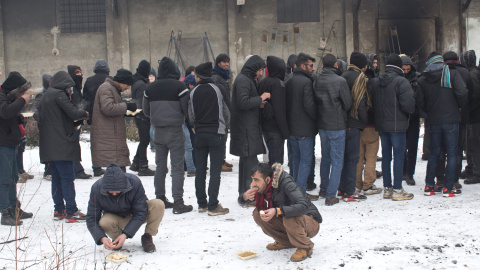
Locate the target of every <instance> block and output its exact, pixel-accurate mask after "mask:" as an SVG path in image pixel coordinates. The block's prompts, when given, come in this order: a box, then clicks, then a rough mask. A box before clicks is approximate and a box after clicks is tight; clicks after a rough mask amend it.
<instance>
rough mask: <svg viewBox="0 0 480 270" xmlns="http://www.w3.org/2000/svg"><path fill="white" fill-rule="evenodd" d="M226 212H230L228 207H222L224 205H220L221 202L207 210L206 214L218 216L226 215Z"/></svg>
mask: <svg viewBox="0 0 480 270" xmlns="http://www.w3.org/2000/svg"><path fill="white" fill-rule="evenodd" d="M228 212H230V210H228V208H224V207H222V205H221V204H218V205H217V208H215V209H213V210H208V215H209V216H220V215H226V214H228Z"/></svg>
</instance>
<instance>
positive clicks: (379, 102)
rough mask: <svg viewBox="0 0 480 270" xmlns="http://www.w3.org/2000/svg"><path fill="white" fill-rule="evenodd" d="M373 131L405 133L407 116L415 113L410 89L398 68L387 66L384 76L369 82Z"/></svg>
mask: <svg viewBox="0 0 480 270" xmlns="http://www.w3.org/2000/svg"><path fill="white" fill-rule="evenodd" d="M369 91H370V94H371V97H372V103H373V104H372V107H373V112H374V115H375V129H376V130H377V131H379V132H405V131H407V129H408V119H409V115H410V114H412V113H413V112H414V111H415V99H414V93H413V90H412V87H411V86H410V83H409V82H408V80H407V79H405V78H404V77H403V71H402V70H401V69H400V68H399V67H393V66H387V68H386V69H385V74H382V75H380V76H379V77H378V78H374V79H371V80H370V81H369Z"/></svg>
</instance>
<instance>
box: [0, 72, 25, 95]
mask: <svg viewBox="0 0 480 270" xmlns="http://www.w3.org/2000/svg"><path fill="white" fill-rule="evenodd" d="M31 87H32V84H31V83H30V82H28V81H27V80H25V78H23V77H22V75H21V74H20V73H18V72H16V71H12V72H10V74H9V75H8V78H7V79H6V80H5V81H4V82H3V83H2V90H3V91H4V93H5V95H7V98H8V99H9V100H14V99H15V98H16V97H17V96H18V95H21V94H23V93H25V92H27V91H28V89H30V88H31Z"/></svg>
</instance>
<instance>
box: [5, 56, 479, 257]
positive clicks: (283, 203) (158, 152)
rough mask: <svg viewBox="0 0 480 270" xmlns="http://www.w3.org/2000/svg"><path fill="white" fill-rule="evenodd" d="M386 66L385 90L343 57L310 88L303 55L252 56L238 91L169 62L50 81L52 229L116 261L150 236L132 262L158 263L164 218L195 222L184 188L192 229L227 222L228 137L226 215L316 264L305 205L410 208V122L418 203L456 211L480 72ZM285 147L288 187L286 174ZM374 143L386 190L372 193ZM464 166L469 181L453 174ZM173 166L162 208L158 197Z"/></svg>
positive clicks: (18, 83)
mask: <svg viewBox="0 0 480 270" xmlns="http://www.w3.org/2000/svg"><path fill="white" fill-rule="evenodd" d="M385 60H386V61H385V62H386V66H385V72H384V73H382V74H380V72H379V67H378V58H377V55H375V54H363V53H360V52H353V53H352V54H351V55H350V57H349V62H350V63H349V65H347V64H346V63H345V62H344V61H343V60H341V59H337V58H336V57H335V56H334V55H332V54H326V55H324V56H323V57H322V59H321V61H322V64H323V69H322V71H321V72H315V62H316V59H315V58H314V57H312V56H310V55H308V54H305V53H299V54H298V55H290V56H289V57H288V61H287V63H285V61H284V60H283V59H281V58H279V57H275V56H268V57H267V59H266V61H265V60H264V59H262V58H261V57H260V56H258V55H251V56H248V57H247V59H246V60H245V64H244V65H243V67H242V69H241V71H240V72H239V74H238V75H237V76H236V78H235V80H234V81H233V84H232V80H231V78H230V70H229V65H230V58H229V57H228V55H226V54H220V55H219V56H218V57H217V58H216V59H215V63H211V62H206V63H202V64H200V65H198V66H196V67H190V68H188V69H187V70H186V71H185V76H184V77H183V78H181V77H182V76H181V75H182V74H181V71H180V69H179V67H178V66H177V65H176V64H175V62H174V61H173V60H172V59H170V58H168V57H164V58H162V59H161V60H160V61H159V66H158V69H157V70H154V69H152V67H151V64H150V63H149V62H148V61H146V60H142V61H141V62H140V63H139V65H138V68H137V69H136V72H135V74H132V72H131V71H129V70H126V69H119V70H117V72H116V74H115V76H113V77H111V76H109V73H110V69H109V67H108V63H107V62H106V61H105V60H98V61H97V62H96V64H95V67H94V70H93V71H94V73H95V75H93V76H91V77H89V78H87V80H86V81H85V83H84V84H83V87H82V82H83V75H82V74H83V72H82V70H81V68H80V67H79V66H76V65H70V66H68V68H67V71H68V72H66V71H58V72H57V73H55V74H54V75H53V76H52V75H49V74H45V75H44V76H43V78H42V82H43V89H42V91H41V92H40V93H39V94H37V95H36V97H35V100H34V101H33V104H32V109H31V111H33V112H35V113H34V118H35V120H36V121H37V124H38V129H39V138H40V143H39V144H40V146H39V152H40V161H41V163H43V164H45V173H44V178H45V179H49V178H50V179H51V181H52V182H51V187H52V199H53V203H54V215H53V218H54V220H65V221H66V222H68V223H79V222H87V226H88V229H89V230H90V232H91V234H92V236H93V238H94V239H95V242H96V243H97V244H98V245H101V244H103V245H104V247H105V248H106V249H109V250H111V249H120V248H121V247H122V246H123V244H124V242H125V240H126V239H127V238H132V237H133V236H134V235H135V233H136V232H137V231H138V230H139V228H140V226H141V225H142V224H143V223H146V224H147V225H146V227H145V234H144V235H142V238H141V240H142V246H143V247H144V250H145V251H146V252H153V251H155V245H154V244H153V238H152V236H155V235H156V234H157V233H158V227H159V225H160V222H161V220H162V218H163V215H164V210H165V209H168V208H170V209H172V211H173V213H174V214H183V213H187V212H191V211H192V210H193V206H192V205H187V204H185V202H184V200H183V197H184V196H183V195H184V194H183V193H184V190H183V186H184V180H185V172H186V173H187V177H189V176H191V177H193V176H195V192H196V198H197V205H198V212H199V213H208V215H210V216H217V215H225V214H228V213H229V209H228V208H224V207H223V206H222V205H221V204H220V202H219V201H218V195H219V189H220V182H221V172H228V171H232V166H233V165H232V164H229V163H228V162H226V143H227V136H228V134H229V132H230V147H229V149H230V153H231V154H232V155H234V156H238V157H239V163H238V172H239V173H238V193H239V197H238V200H237V201H238V203H239V204H240V205H241V206H244V207H255V210H254V212H253V218H254V221H255V222H256V223H257V224H258V225H259V226H260V227H261V228H262V230H263V231H264V232H265V233H266V234H267V235H269V236H271V237H272V238H274V240H275V242H274V243H271V244H269V245H267V249H269V250H279V249H286V248H294V247H295V248H297V250H296V251H295V253H294V254H293V255H292V257H291V260H292V261H301V260H304V259H306V258H308V257H309V256H311V254H312V250H313V242H312V241H311V240H310V239H311V238H312V237H314V236H315V235H316V234H317V233H318V231H319V224H320V223H321V222H322V217H321V215H320V213H319V211H318V209H317V207H316V206H315V205H314V204H313V203H312V201H316V200H318V199H319V197H322V198H325V205H326V206H331V205H335V204H337V203H339V201H340V200H343V201H345V202H359V201H363V200H366V199H367V196H369V195H374V194H379V193H381V192H382V191H383V198H385V199H391V200H394V201H400V200H410V199H412V198H413V197H414V196H413V194H411V193H408V192H406V191H405V190H404V189H403V186H402V184H403V181H406V183H407V184H408V185H415V184H416V180H415V179H414V175H415V165H416V162H417V152H418V140H419V133H420V127H421V125H420V119H421V118H423V119H424V120H425V131H426V132H425V137H424V140H425V142H424V154H426V155H427V157H422V158H426V159H428V165H427V171H426V178H425V188H424V195H425V196H432V195H435V194H436V193H441V194H442V196H443V197H449V198H450V197H456V196H458V195H460V194H461V188H462V185H461V184H460V183H459V179H461V178H466V180H465V181H464V183H465V184H476V183H480V154H479V151H480V150H479V148H478V143H480V142H479V140H480V68H479V67H477V66H476V56H475V52H474V51H467V52H463V53H462V54H461V55H460V57H459V56H458V55H457V54H456V53H455V52H452V51H449V52H445V53H444V54H443V55H442V54H440V53H438V52H432V53H430V55H429V56H428V60H427V62H426V66H427V67H426V69H425V70H424V72H423V73H420V72H418V71H417V70H416V68H415V66H414V63H413V62H412V60H411V58H410V57H409V56H406V55H401V56H400V55H396V54H391V55H389V56H388V57H386V59H385ZM30 88H31V84H30V82H27V80H26V79H25V78H23V77H22V75H21V74H19V73H18V72H11V73H10V74H9V75H8V77H7V79H6V80H5V81H4V82H3V83H2V86H1V91H0V126H1V128H0V168H1V171H2V174H1V175H0V180H1V181H0V210H1V213H2V218H1V224H2V225H11V226H17V225H21V224H22V221H21V219H25V218H30V217H31V216H32V213H28V212H24V211H23V210H22V209H21V204H20V202H19V201H18V199H17V194H16V183H17V182H18V180H19V177H21V178H22V175H23V181H26V178H29V177H30V176H29V175H28V174H27V173H26V172H25V170H24V169H23V162H22V158H21V153H22V152H23V151H24V150H23V149H24V147H25V140H24V138H25V133H24V132H25V130H24V125H25V119H24V118H23V117H22V115H21V114H20V112H22V109H24V107H25V105H27V104H29V103H30V94H29V93H28V90H29V89H30ZM82 89H83V91H82ZM129 89H131V99H129V100H126V99H125V98H122V94H121V93H122V92H125V91H127V90H129ZM129 114H130V115H133V116H134V122H135V125H136V127H137V130H138V135H139V143H138V147H137V151H136V153H135V155H134V157H133V159H132V161H131V159H130V152H129V149H128V146H127V134H126V124H125V116H126V115H129ZM85 121H86V123H87V125H89V126H90V146H91V158H92V170H93V174H94V176H96V177H99V176H101V178H100V179H99V180H97V181H96V182H95V183H94V184H93V185H92V189H91V194H90V200H89V203H88V212H87V214H84V213H82V212H80V211H79V210H78V208H77V204H76V201H75V186H74V180H75V179H79V178H80V179H88V178H91V177H92V176H91V175H88V174H86V173H85V170H84V168H83V166H82V165H81V163H80V162H81V154H80V143H79V137H80V133H81V129H82V125H83V124H84V122H85ZM317 134H318V135H319V137H320V142H321V157H322V158H321V162H320V166H319V167H320V184H319V193H318V195H317V194H310V193H307V191H312V190H314V189H316V187H317V184H316V183H315V182H314V178H315V166H316V161H315V144H316V143H315V141H316V135H317ZM285 140H287V155H288V168H289V172H288V173H287V172H285V171H284V170H283V167H282V165H283V164H284V163H285V161H284V155H285V152H284V149H285ZM380 142H381V145H382V153H381V154H382V157H381V161H382V172H381V176H382V177H383V187H377V186H375V185H374V182H375V180H376V178H377V172H376V171H375V162H376V161H377V152H378V150H379V144H380ZM149 145H153V148H152V150H153V151H154V152H155V164H156V169H155V170H151V169H150V168H149V166H148V159H147V151H148V146H149ZM476 146H477V147H476ZM267 150H268V163H260V164H259V161H258V159H257V156H258V155H259V154H265V153H267ZM464 152H466V153H467V164H468V165H467V166H466V167H465V170H464V171H462V158H463V153H464ZM392 153H393V154H392ZM168 155H170V161H171V168H170V175H171V179H172V190H171V193H172V197H173V202H171V201H169V200H168V199H167V191H166V189H165V181H166V177H167V174H168V172H169V170H168V167H167V163H168ZM208 158H209V159H210V164H207V161H208ZM392 160H393V177H392V168H391V164H392ZM285 165H286V164H285ZM127 166H130V167H129V169H130V170H131V171H134V172H137V174H138V176H139V177H143V176H153V178H154V186H155V199H152V200H148V199H147V196H146V194H145V190H144V188H143V185H142V182H141V180H140V178H139V177H138V176H136V175H134V174H130V173H127V170H126V168H127ZM103 168H106V170H104V169H103ZM207 170H209V171H210V173H209V175H210V179H209V182H208V190H206V186H207V183H206V178H207ZM25 174H26V175H25ZM417 180H418V179H417Z"/></svg>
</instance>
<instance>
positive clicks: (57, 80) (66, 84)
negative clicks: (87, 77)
mask: <svg viewBox="0 0 480 270" xmlns="http://www.w3.org/2000/svg"><path fill="white" fill-rule="evenodd" d="M74 85H75V82H74V81H73V79H72V77H70V75H69V74H68V73H67V72H65V71H63V70H61V71H59V72H57V73H55V75H53V77H52V81H51V82H50V87H52V88H55V89H60V90H65V89H67V88H70V87H72V86H74Z"/></svg>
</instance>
